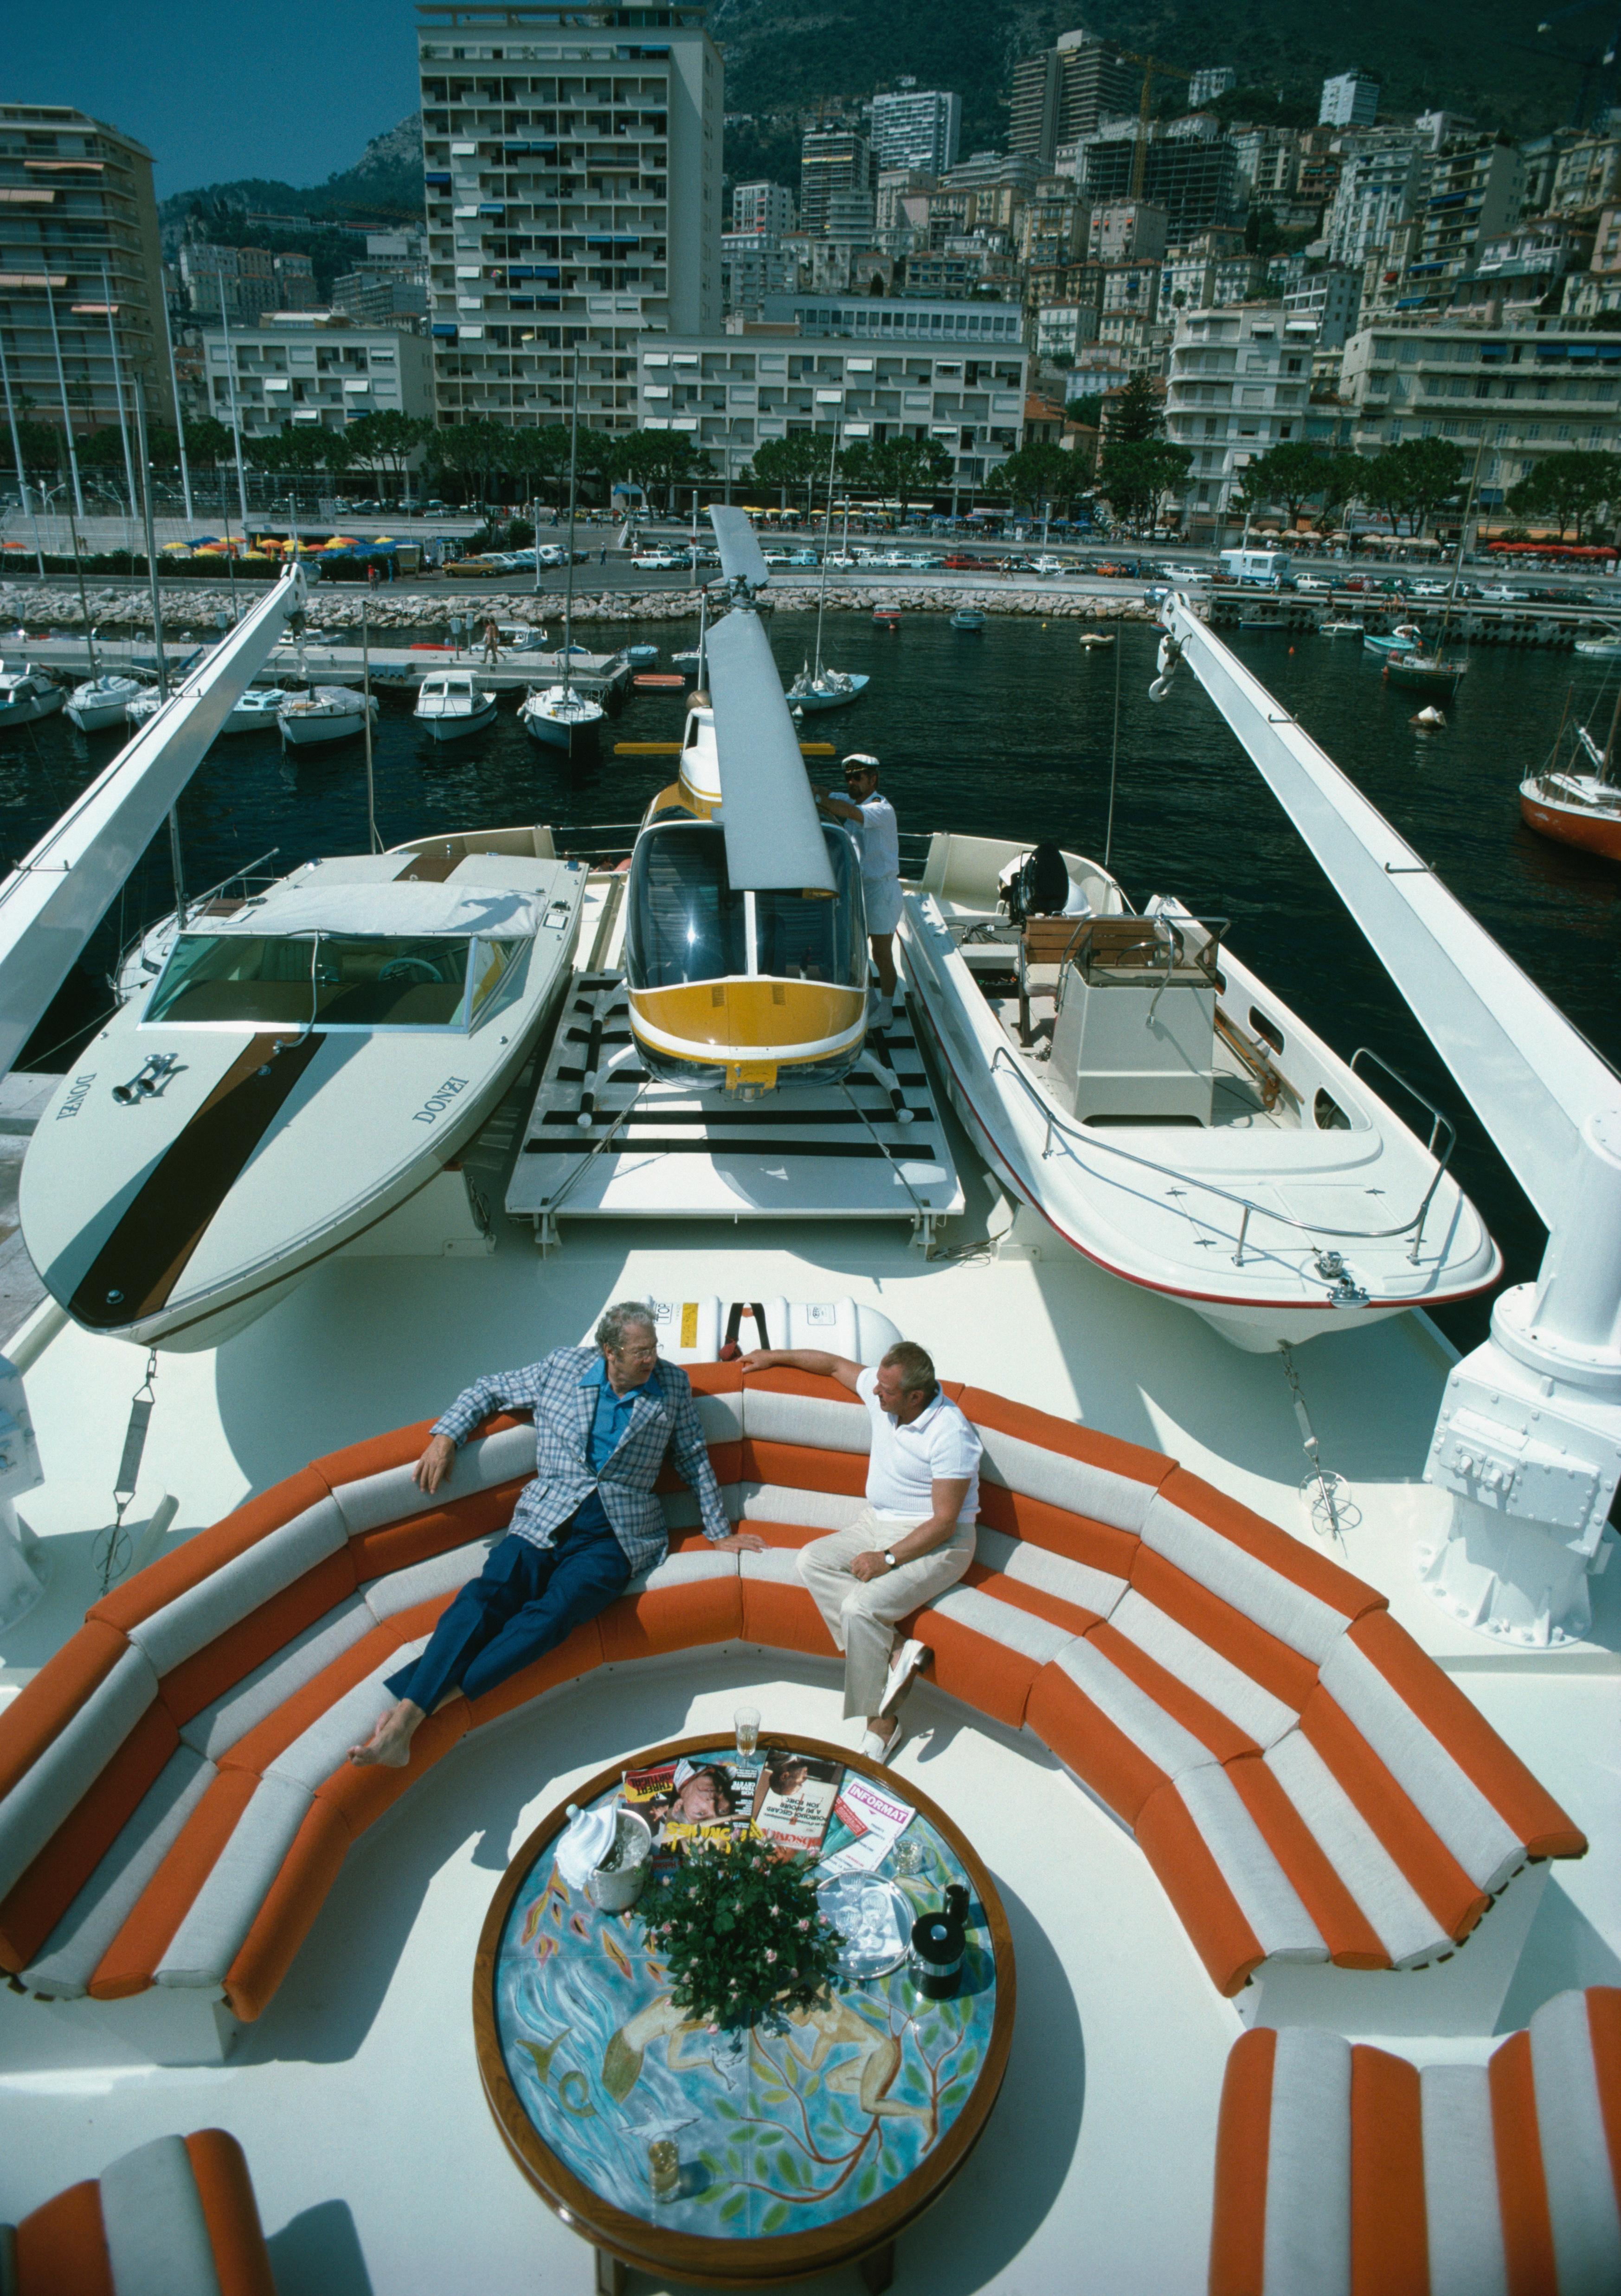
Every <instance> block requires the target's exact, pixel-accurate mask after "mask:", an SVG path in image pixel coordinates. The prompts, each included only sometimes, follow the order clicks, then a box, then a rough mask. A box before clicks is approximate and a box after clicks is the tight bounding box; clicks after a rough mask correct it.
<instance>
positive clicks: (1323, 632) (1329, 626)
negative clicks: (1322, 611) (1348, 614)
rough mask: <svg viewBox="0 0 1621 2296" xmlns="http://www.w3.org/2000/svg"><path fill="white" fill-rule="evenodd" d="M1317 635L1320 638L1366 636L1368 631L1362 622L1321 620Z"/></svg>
mask: <svg viewBox="0 0 1621 2296" xmlns="http://www.w3.org/2000/svg"><path fill="white" fill-rule="evenodd" d="M1317 635H1318V636H1319V637H1320V638H1364V637H1366V636H1367V635H1368V631H1367V627H1366V625H1365V624H1364V623H1362V622H1319V623H1318V625H1317Z"/></svg>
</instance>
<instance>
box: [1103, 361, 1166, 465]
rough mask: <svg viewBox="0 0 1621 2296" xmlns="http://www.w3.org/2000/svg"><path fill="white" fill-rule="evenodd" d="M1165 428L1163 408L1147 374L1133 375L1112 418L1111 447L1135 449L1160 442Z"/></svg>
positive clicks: (1116, 402) (1110, 426) (1118, 400)
mask: <svg viewBox="0 0 1621 2296" xmlns="http://www.w3.org/2000/svg"><path fill="white" fill-rule="evenodd" d="M1164 427H1165V410H1164V405H1163V403H1162V401H1161V399H1160V398H1159V395H1158V393H1157V392H1156V389H1155V388H1154V385H1153V384H1152V383H1151V382H1150V381H1148V376H1147V375H1146V374H1134V375H1133V376H1132V377H1131V381H1130V382H1128V383H1127V385H1126V387H1125V389H1123V391H1122V392H1121V394H1120V396H1119V398H1117V399H1116V400H1115V406H1114V412H1113V413H1112V414H1110V416H1109V444H1110V446H1111V447H1113V446H1122V447H1132V446H1137V445H1139V444H1140V442H1141V441H1143V440H1144V439H1157V438H1158V437H1159V435H1160V433H1161V431H1162V430H1164Z"/></svg>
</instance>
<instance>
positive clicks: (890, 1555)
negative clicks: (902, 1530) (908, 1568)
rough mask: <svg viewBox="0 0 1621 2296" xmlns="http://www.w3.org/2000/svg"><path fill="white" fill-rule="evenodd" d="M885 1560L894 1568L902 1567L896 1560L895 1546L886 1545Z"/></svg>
mask: <svg viewBox="0 0 1621 2296" xmlns="http://www.w3.org/2000/svg"><path fill="white" fill-rule="evenodd" d="M884 1560H885V1562H887V1563H888V1565H889V1567H890V1569H891V1570H899V1569H900V1568H901V1565H900V1564H899V1563H898V1562H896V1560H895V1554H894V1549H893V1547H890V1546H886V1547H885V1550H884Z"/></svg>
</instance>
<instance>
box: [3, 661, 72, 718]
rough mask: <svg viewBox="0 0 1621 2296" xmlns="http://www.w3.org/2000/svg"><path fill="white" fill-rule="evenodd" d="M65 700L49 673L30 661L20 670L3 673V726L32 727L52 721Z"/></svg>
mask: <svg viewBox="0 0 1621 2296" xmlns="http://www.w3.org/2000/svg"><path fill="white" fill-rule="evenodd" d="M65 699H66V697H65V695H64V694H63V693H62V688H61V686H60V685H57V684H56V683H55V681H54V679H53V677H52V676H51V674H50V672H49V671H48V670H44V669H40V668H37V665H36V664H35V663H33V662H31V661H29V662H25V663H24V664H23V666H22V668H21V669H0V726H31V725H32V724H33V723H34V720H35V719H36V718H37V717H52V716H53V715H54V713H55V712H56V711H57V710H58V709H61V708H62V702H63V701H64V700H65Z"/></svg>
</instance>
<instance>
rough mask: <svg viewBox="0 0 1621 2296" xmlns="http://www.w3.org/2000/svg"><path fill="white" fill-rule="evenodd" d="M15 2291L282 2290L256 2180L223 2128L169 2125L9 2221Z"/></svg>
mask: <svg viewBox="0 0 1621 2296" xmlns="http://www.w3.org/2000/svg"><path fill="white" fill-rule="evenodd" d="M0 2289H4V2292H5V2296H159V2292H160V2296H276V2282H275V2280H274V2278H273V2277H272V2275H271V2271H270V2254H269V2251H268V2250H267V2248H266V2246H265V2235H264V2233H263V2231H262V2230H261V2229H260V2226H259V2203H258V2202H257V2201H256V2200H255V2199H254V2197H253V2184H252V2179H251V2177H249V2175H248V2164H247V2161H245V2160H244V2158H243V2149H242V2147H241V2145H240V2144H238V2143H237V2142H236V2139H235V2137H234V2136H230V2135H228V2134H227V2133H226V2130H225V2129H223V2128H199V2129H197V2130H195V2131H194V2132H193V2134H192V2135H191V2136H159V2137H157V2138H155V2139H154V2140H153V2141H152V2144H143V2145H140V2146H139V2147H138V2148H137V2149H136V2151H135V2152H133V2153H125V2154H124V2156H123V2158H122V2159H121V2160H119V2161H113V2162H112V2164H111V2167H110V2168H106V2169H103V2171H102V2173H101V2175H100V2177H86V2179H85V2181H84V2183H83V2184H78V2185H69V2186H68V2188H67V2190H66V2191H65V2192H61V2193H58V2194H56V2195H55V2196H54V2198H53V2199H51V2200H48V2201H46V2202H45V2203H44V2204H43V2206H41V2207H39V2208H37V2209H36V2210H34V2211H33V2213H32V2215H30V2216H26V2217H24V2218H23V2219H22V2221H21V2224H18V2225H0Z"/></svg>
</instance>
